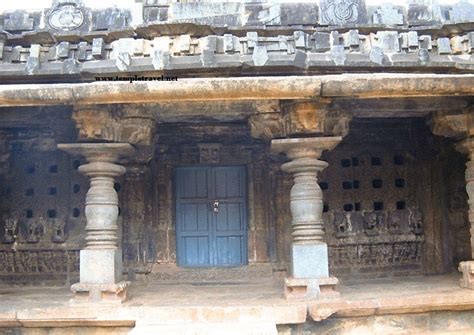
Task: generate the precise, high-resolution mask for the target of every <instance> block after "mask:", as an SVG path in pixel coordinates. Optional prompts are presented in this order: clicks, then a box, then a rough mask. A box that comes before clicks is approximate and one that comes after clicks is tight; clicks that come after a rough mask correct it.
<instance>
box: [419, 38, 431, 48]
mask: <svg viewBox="0 0 474 335" xmlns="http://www.w3.org/2000/svg"><path fill="white" fill-rule="evenodd" d="M420 49H428V50H431V49H432V43H431V36H430V35H421V36H420Z"/></svg>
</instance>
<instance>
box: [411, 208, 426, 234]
mask: <svg viewBox="0 0 474 335" xmlns="http://www.w3.org/2000/svg"><path fill="white" fill-rule="evenodd" d="M408 213H409V214H408V226H409V227H410V231H412V232H413V233H414V234H416V235H421V234H422V233H423V215H422V213H421V211H420V209H419V208H418V207H417V206H416V207H412V208H408Z"/></svg>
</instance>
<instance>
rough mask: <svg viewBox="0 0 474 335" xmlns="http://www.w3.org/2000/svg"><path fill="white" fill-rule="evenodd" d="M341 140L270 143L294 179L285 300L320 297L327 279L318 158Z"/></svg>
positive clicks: (283, 166) (316, 139)
mask: <svg viewBox="0 0 474 335" xmlns="http://www.w3.org/2000/svg"><path fill="white" fill-rule="evenodd" d="M341 140H342V137H339V136H335V137H315V138H296V139H281V140H273V141H272V151H275V152H284V153H286V155H287V156H288V158H290V159H291V161H290V162H288V163H285V164H283V165H282V169H283V170H284V171H287V172H290V173H292V174H293V178H294V184H293V187H292V188H291V194H290V209H291V216H292V221H291V225H292V237H293V242H292V247H291V266H290V278H288V279H287V281H286V284H285V285H286V288H285V292H286V297H287V298H288V299H293V298H298V299H301V298H306V299H312V298H315V297H317V296H319V295H320V293H321V292H322V290H321V285H322V284H321V283H320V280H323V281H324V280H327V278H329V258H328V248H327V244H326V242H325V238H324V222H323V193H322V191H321V188H320V187H319V185H318V178H317V175H318V173H319V172H320V171H322V170H323V169H324V168H326V167H327V166H328V163H326V162H324V161H321V160H318V158H319V157H320V156H321V154H322V152H323V151H324V150H331V149H333V148H334V147H335V146H336V145H337V144H338V143H339V142H340V141H341ZM295 283H296V284H295ZM320 284H321V285H320ZM334 285H335V284H334Z"/></svg>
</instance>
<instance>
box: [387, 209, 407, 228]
mask: <svg viewBox="0 0 474 335" xmlns="http://www.w3.org/2000/svg"><path fill="white" fill-rule="evenodd" d="M402 221H403V216H402V212H401V211H400V210H396V211H393V212H391V213H390V215H389V217H388V220H387V228H388V230H389V231H390V232H392V233H397V232H400V231H401V227H402Z"/></svg>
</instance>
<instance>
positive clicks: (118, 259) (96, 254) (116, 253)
mask: <svg viewBox="0 0 474 335" xmlns="http://www.w3.org/2000/svg"><path fill="white" fill-rule="evenodd" d="M79 272H80V282H81V283H92V284H115V283H118V282H120V281H121V280H122V250H121V249H84V250H81V252H80V267H79Z"/></svg>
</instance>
